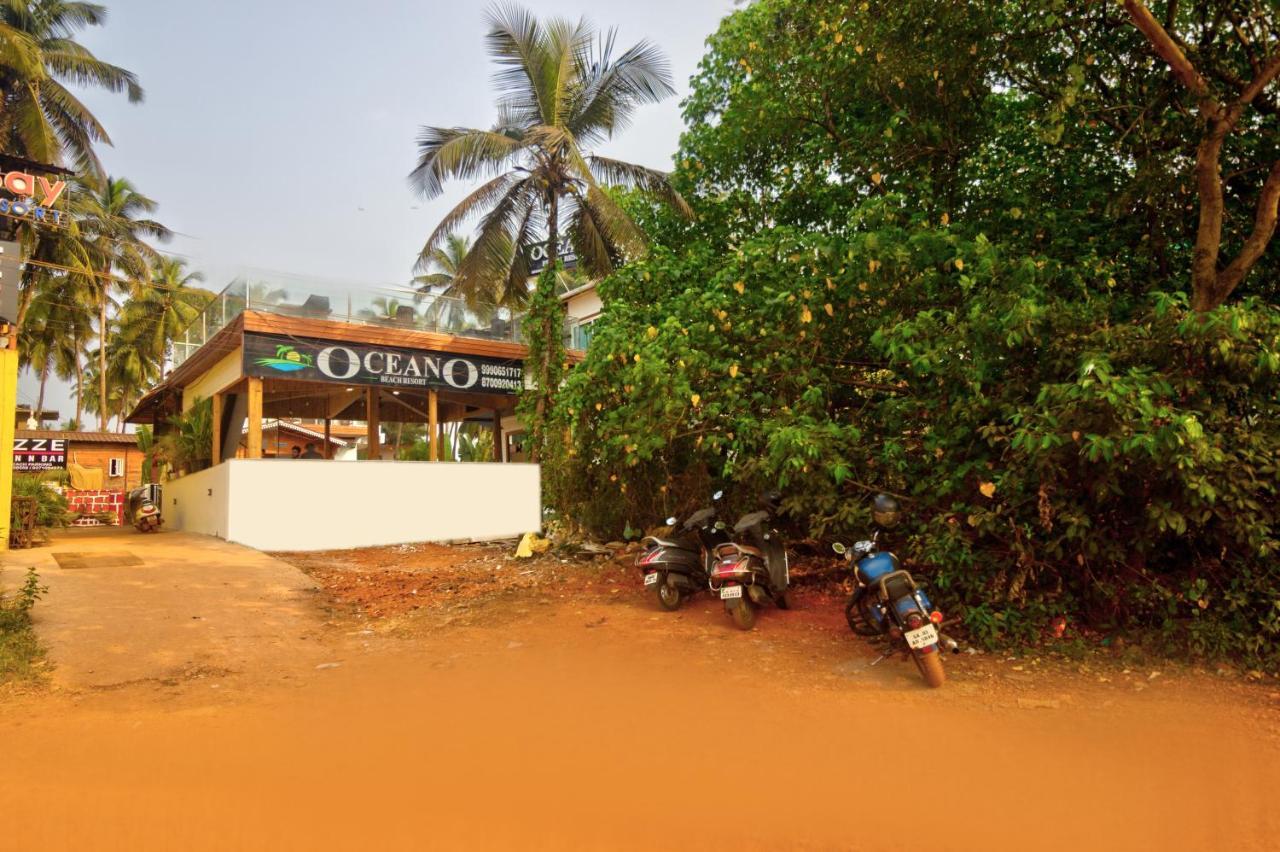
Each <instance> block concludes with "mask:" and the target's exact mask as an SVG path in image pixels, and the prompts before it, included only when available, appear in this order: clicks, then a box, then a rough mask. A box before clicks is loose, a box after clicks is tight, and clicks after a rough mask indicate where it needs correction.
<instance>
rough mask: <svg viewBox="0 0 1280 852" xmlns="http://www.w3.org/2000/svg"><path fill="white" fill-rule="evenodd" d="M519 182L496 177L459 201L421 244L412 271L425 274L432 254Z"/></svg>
mask: <svg viewBox="0 0 1280 852" xmlns="http://www.w3.org/2000/svg"><path fill="white" fill-rule="evenodd" d="M519 180H520V176H519V175H518V174H512V173H507V174H503V175H498V176H497V177H496V178H494V179H493V180H491V181H489V182H488V183H486V184H484V185H483V186H481V187H480V188H479V189H477V190H476V191H475V192H473V193H471V194H470V195H468V196H467V197H466V198H464V199H462V200H461V201H459V202H458V203H457V205H455V206H454V208H453V209H452V210H450V211H449V212H448V213H447V214H445V217H444V218H443V219H441V220H440V223H439V224H438V225H436V228H435V230H434V231H432V232H431V236H430V237H428V238H427V241H426V242H425V243H424V244H423V246H422V251H420V252H418V260H417V263H415V264H414V267H413V268H414V271H415V272H425V271H426V269H427V267H428V266H429V265H430V263H431V255H432V253H433V252H434V251H435V250H436V249H437V248H439V247H440V246H441V245H442V244H444V243H445V242H446V241H447V240H448V239H449V238H450V237H451V236H452V235H453V234H454V233H455V232H456V231H457V230H458V227H459V226H460V225H461V224H462V223H463V222H465V221H466V220H467V219H469V218H470V217H471V216H472V215H474V214H475V213H476V212H477V211H479V210H482V209H484V208H488V207H491V205H492V204H494V203H495V202H496V201H497V200H498V199H499V198H501V197H502V196H503V195H504V194H506V193H507V191H508V190H510V189H511V187H512V186H513V185H514V184H515V183H516V182H518V181H519Z"/></svg>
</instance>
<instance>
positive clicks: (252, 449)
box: [245, 376, 262, 459]
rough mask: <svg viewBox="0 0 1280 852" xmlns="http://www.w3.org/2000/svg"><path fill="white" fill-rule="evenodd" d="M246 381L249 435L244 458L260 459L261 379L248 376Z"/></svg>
mask: <svg viewBox="0 0 1280 852" xmlns="http://www.w3.org/2000/svg"><path fill="white" fill-rule="evenodd" d="M246 381H247V382H248V383H249V387H248V391H249V393H248V402H249V412H248V415H247V419H248V421H249V435H248V440H247V441H246V444H245V457H246V458H251V459H260V458H262V379H259V378H254V377H253V376H250V377H249V378H248V379H246Z"/></svg>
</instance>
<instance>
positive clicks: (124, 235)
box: [79, 178, 170, 431]
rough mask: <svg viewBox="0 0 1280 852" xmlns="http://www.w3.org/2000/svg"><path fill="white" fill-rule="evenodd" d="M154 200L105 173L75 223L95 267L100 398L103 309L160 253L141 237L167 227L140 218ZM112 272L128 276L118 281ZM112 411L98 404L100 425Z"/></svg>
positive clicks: (143, 276)
mask: <svg viewBox="0 0 1280 852" xmlns="http://www.w3.org/2000/svg"><path fill="white" fill-rule="evenodd" d="M155 209H156V203H155V202H154V201H152V200H151V199H150V198H147V197H146V196H145V195H142V194H141V193H139V192H138V191H137V189H135V188H134V186H133V184H132V183H130V182H129V181H128V180H126V179H125V178H108V179H107V182H106V183H105V184H104V185H103V187H102V189H101V190H100V191H98V192H97V193H95V194H94V195H93V197H92V199H91V202H90V204H89V213H88V215H87V216H86V218H84V219H82V220H81V221H80V223H79V225H80V230H81V234H82V235H83V236H82V239H83V240H84V242H85V244H86V245H87V246H88V247H89V250H90V254H91V255H92V257H93V258H94V260H95V264H94V266H95V269H97V270H99V272H98V276H97V278H96V280H95V285H94V289H95V292H96V294H97V307H98V368H97V377H98V385H99V387H98V399H100V400H106V399H108V396H107V348H108V347H107V335H108V333H109V326H108V323H107V309H108V307H109V306H111V305H112V304H113V299H112V297H111V294H112V291H113V290H120V289H124V290H126V291H128V290H135V291H136V289H137V287H138V282H141V281H145V280H147V278H148V276H149V275H150V272H151V265H152V264H153V263H155V262H156V261H157V260H158V259H159V257H160V253H159V252H157V251H156V250H155V249H154V248H152V247H151V246H150V245H148V244H147V243H146V242H145V241H144V239H143V238H144V237H147V236H150V237H155V238H156V239H159V240H166V239H168V238H169V236H170V232H169V229H168V228H166V227H165V226H164V225H161V224H160V223H159V222H156V221H154V220H152V219H144V218H140V217H141V216H142V215H143V214H147V213H152V212H154V211H155ZM113 272H119V273H121V274H122V275H124V276H127V279H128V281H127V282H121V280H120V279H117V278H116V277H115V275H113ZM109 416H110V414H109V411H108V407H107V406H106V405H102V406H99V409H98V419H99V423H100V425H101V428H102V429H103V430H104V431H105V430H106V428H107V419H108V417H109Z"/></svg>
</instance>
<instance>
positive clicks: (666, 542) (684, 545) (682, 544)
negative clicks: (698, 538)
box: [645, 535, 697, 550]
mask: <svg viewBox="0 0 1280 852" xmlns="http://www.w3.org/2000/svg"><path fill="white" fill-rule="evenodd" d="M645 543H646V544H656V545H658V547H674V548H677V549H679V550H697V547H696V546H695V545H693V544H692V543H691V542H688V541H680V540H679V539H674V538H658V537H657V536H656V535H651V536H648V537H647V538H646V539H645Z"/></svg>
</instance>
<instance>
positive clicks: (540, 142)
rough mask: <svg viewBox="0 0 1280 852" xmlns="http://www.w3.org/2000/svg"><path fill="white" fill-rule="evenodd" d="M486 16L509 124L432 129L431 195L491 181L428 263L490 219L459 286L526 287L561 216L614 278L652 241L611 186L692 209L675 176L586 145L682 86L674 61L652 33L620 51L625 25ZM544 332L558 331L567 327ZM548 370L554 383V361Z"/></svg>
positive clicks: (583, 251)
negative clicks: (458, 235) (467, 229)
mask: <svg viewBox="0 0 1280 852" xmlns="http://www.w3.org/2000/svg"><path fill="white" fill-rule="evenodd" d="M487 17H488V24H489V33H488V37H487V43H488V51H489V55H490V56H491V57H492V58H493V60H494V61H495V62H496V63H497V65H498V72H497V74H496V75H495V77H494V81H495V84H496V86H497V88H498V95H499V97H498V120H497V122H496V123H495V124H494V126H493V127H492V128H491V129H488V130H481V129H474V128H468V127H423V128H422V129H421V132H420V133H419V135H418V163H417V166H416V168H414V170H413V171H412V172H411V173H410V175H409V180H410V183H411V185H412V186H413V187H414V188H415V189H416V190H417V191H418V192H419V193H421V194H422V195H423V196H424V197H426V198H435V197H436V196H438V195H439V194H440V193H441V192H442V191H443V188H444V184H445V182H446V181H447V180H450V179H455V178H457V179H462V180H477V179H481V178H488V180H486V182H485V183H484V184H483V185H481V186H480V187H479V188H478V189H476V190H475V191H474V192H472V193H471V194H470V195H469V196H467V198H465V199H464V200H463V201H462V202H461V203H460V204H458V206H456V207H455V208H454V209H453V210H452V211H451V212H450V213H448V214H447V215H446V216H445V217H444V218H443V219H442V220H441V221H440V224H439V225H438V226H437V227H436V229H435V231H434V233H432V234H431V236H430V237H428V238H427V241H426V243H425V244H424V245H423V247H422V251H421V252H420V254H419V256H418V271H420V272H427V271H428V270H429V267H431V266H432V265H433V264H434V263H435V262H436V261H435V257H436V256H435V251H436V249H437V248H440V247H442V246H445V245H446V244H447V241H448V239H449V237H450V236H451V235H452V234H453V233H454V232H455V231H456V230H457V229H458V227H459V226H460V225H461V224H462V223H463V222H464V221H466V220H468V219H469V218H471V217H473V216H476V215H480V216H481V219H480V225H479V231H478V232H477V235H476V240H475V245H474V246H472V248H471V250H470V251H469V252H467V254H466V256H465V257H464V259H463V260H462V262H461V264H460V265H459V267H458V269H457V272H456V274H455V279H457V281H458V283H457V286H460V287H463V288H476V289H479V290H483V289H484V288H486V287H487V288H492V291H494V292H500V291H508V292H516V291H518V290H519V289H520V288H522V287H525V286H526V282H527V281H528V278H529V262H528V256H527V249H528V247H529V246H530V245H531V244H532V243H534V242H535V241H537V240H538V239H540V238H542V237H543V235H545V238H546V240H547V249H548V255H549V257H548V263H549V264H550V265H552V266H554V265H555V263H556V260H557V255H558V248H559V239H560V236H561V233H562V230H561V225H562V221H563V225H564V228H565V229H566V230H567V233H568V236H569V238H570V239H571V240H572V242H573V246H574V249H575V251H576V252H577V255H578V259H579V263H580V264H582V266H583V267H584V270H585V271H586V272H587V273H588V274H590V275H592V276H603V275H606V274H608V272H609V271H610V270H611V269H612V268H613V266H614V264H615V263H616V262H617V261H618V260H620V259H625V258H628V257H636V256H639V255H641V254H642V253H643V252H644V251H645V239H644V235H643V234H642V233H641V231H640V229H639V227H638V226H637V225H636V223H635V222H634V221H632V219H631V217H630V216H628V215H627V213H626V212H625V211H624V210H623V209H622V208H621V207H620V206H618V204H617V203H616V202H615V201H614V200H613V199H612V198H610V197H609V194H608V193H607V192H606V191H605V189H604V186H603V185H608V184H618V185H623V186H629V187H634V188H638V189H640V190H642V191H645V192H649V193H652V194H653V195H655V196H656V197H658V198H660V199H663V200H665V201H666V202H668V203H670V204H671V205H673V206H674V207H675V208H676V209H678V210H680V211H681V212H682V213H684V214H686V215H688V214H689V207H688V205H687V204H686V203H685V201H684V199H683V198H681V197H680V195H679V193H678V192H676V191H675V189H674V188H673V187H672V185H671V183H670V181H669V180H668V176H667V175H666V174H665V173H663V172H659V171H655V170H653V169H648V168H645V167H643V166H638V165H634V164H631V163H625V162H622V161H619V160H613V159H609V158H606V157H601V156H598V155H594V154H589V153H586V149H587V148H588V147H589V146H592V145H595V144H597V143H599V142H602V141H604V140H606V139H608V138H609V137H611V136H612V135H613V134H614V133H615V132H617V131H618V130H620V129H622V128H624V127H626V125H627V124H628V122H629V121H630V119H631V118H632V116H633V115H634V114H635V111H636V109H637V108H638V107H639V106H641V105H643V104H648V103H655V102H657V101H660V100H662V99H663V98H665V97H668V96H669V95H672V94H674V93H675V89H674V88H673V87H672V85H671V71H670V68H669V66H668V63H667V60H666V58H665V56H664V55H663V54H662V52H661V51H660V50H659V49H658V48H657V47H656V46H654V45H653V44H651V43H649V42H647V41H641V42H639V43H638V44H636V45H635V46H633V47H631V48H629V49H627V50H625V51H622V52H621V53H619V54H616V55H615V47H616V33H615V31H614V30H608V31H607V32H604V33H599V32H597V30H596V29H595V27H593V26H592V25H591V24H590V23H588V22H587V21H586V20H581V21H578V22H577V23H574V22H571V21H567V20H564V19H559V18H553V19H551V20H548V21H545V22H540V21H539V20H538V19H537V18H535V17H534V16H533V15H532V14H530V13H529V12H528V11H526V10H524V9H522V8H520V7H518V6H514V5H499V6H494V7H492V8H490V10H489V12H488V13H487ZM513 247H514V250H513ZM473 279H474V280H473ZM547 286H548V287H554V282H553V281H551V282H550V283H549V284H548V285H547ZM544 295H549V294H544ZM549 323H550V320H548V321H547V324H549ZM541 333H542V335H543V337H544V339H550V338H551V337H552V335H553V334H556V333H558V332H557V330H555V329H552V328H543V329H541ZM539 369H540V375H539V379H540V380H541V381H543V382H544V384H545V378H546V375H548V374H547V373H546V370H545V365H542V366H540V368H539Z"/></svg>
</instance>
